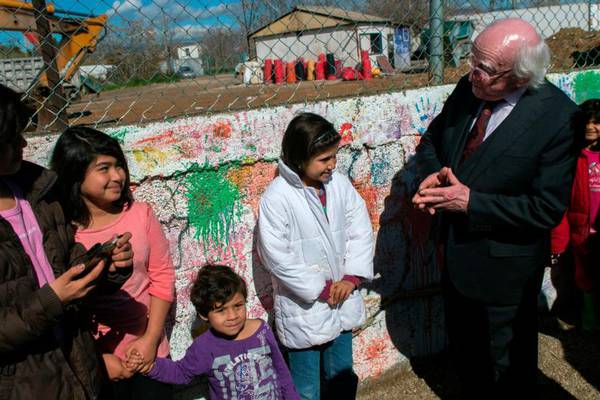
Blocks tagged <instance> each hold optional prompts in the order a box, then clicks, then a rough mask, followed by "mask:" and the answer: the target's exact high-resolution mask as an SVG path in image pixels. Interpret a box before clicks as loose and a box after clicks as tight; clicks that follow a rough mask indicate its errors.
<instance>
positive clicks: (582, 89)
mask: <svg viewBox="0 0 600 400" xmlns="http://www.w3.org/2000/svg"><path fill="white" fill-rule="evenodd" d="M573 89H574V91H575V101H576V102H577V104H580V103H582V102H584V101H586V100H588V99H594V98H598V97H600V73H598V72H597V71H586V72H581V73H579V74H577V75H576V76H575V79H574V82H573Z"/></svg>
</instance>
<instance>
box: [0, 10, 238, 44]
mask: <svg viewBox="0 0 600 400" xmlns="http://www.w3.org/2000/svg"><path fill="white" fill-rule="evenodd" d="M47 1H48V3H54V5H55V6H56V8H57V9H60V10H64V11H67V12H78V13H85V14H108V15H109V17H110V18H109V23H108V24H109V28H110V27H114V28H118V27H122V26H125V25H127V23H128V21H131V20H133V19H142V20H144V21H145V22H147V23H148V24H151V25H154V26H155V27H156V28H158V29H161V28H162V21H163V16H164V15H166V19H167V20H168V21H169V28H170V29H172V30H173V31H174V32H175V35H176V37H177V38H178V39H179V40H181V41H186V40H188V41H192V40H194V39H195V38H198V36H199V35H200V34H201V33H202V32H203V31H204V30H206V29H207V28H210V27H214V26H220V27H224V26H225V27H226V26H229V27H236V26H237V25H238V24H237V21H236V18H235V15H236V12H237V11H238V10H239V0H96V1H93V0H55V1H51V0H47ZM109 31H110V29H109ZM0 43H1V44H9V43H10V44H13V45H26V43H25V40H24V39H23V36H22V34H21V33H19V32H0Z"/></svg>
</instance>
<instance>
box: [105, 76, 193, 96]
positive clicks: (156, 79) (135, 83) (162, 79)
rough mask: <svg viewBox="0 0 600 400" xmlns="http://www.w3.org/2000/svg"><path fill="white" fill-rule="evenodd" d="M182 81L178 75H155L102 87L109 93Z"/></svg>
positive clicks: (110, 83) (106, 84) (111, 83)
mask: <svg viewBox="0 0 600 400" xmlns="http://www.w3.org/2000/svg"><path fill="white" fill-rule="evenodd" d="M180 80H181V78H179V77H178V76H176V75H164V74H160V75H155V76H153V77H152V78H150V79H143V78H131V79H129V80H127V81H125V82H109V83H105V84H104V85H102V91H104V92H107V91H110V90H117V89H122V88H129V87H140V86H146V85H152V84H154V83H172V82H179V81H180Z"/></svg>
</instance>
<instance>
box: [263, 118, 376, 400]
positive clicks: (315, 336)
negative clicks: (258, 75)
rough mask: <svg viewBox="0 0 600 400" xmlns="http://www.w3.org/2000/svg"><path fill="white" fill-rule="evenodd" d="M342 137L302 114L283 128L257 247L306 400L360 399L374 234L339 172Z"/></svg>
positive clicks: (283, 339) (361, 204) (363, 208)
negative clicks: (358, 350)
mask: <svg viewBox="0 0 600 400" xmlns="http://www.w3.org/2000/svg"><path fill="white" fill-rule="evenodd" d="M340 139H341V137H340V135H339V133H338V132H337V131H336V130H335V128H334V127H333V125H332V124H331V123H330V122H328V121H327V120H325V119H324V118H323V117H321V116H319V115H316V114H312V113H302V114H300V115H298V116H296V117H295V118H294V119H293V120H292V121H291V122H290V124H289V126H288V128H287V129H286V131H285V134H284V136H283V142H282V153H281V159H280V160H279V176H278V177H277V178H275V180H274V181H273V182H272V183H271V184H270V185H269V187H268V188H267V190H266V191H265V193H264V194H263V196H262V198H261V201H260V208H259V218H258V250H259V254H260V257H261V260H262V262H263V264H264V265H265V267H266V268H267V269H268V270H269V271H270V272H271V276H272V279H273V288H274V292H275V325H276V328H277V334H278V336H279V340H280V341H281V343H282V344H283V345H284V346H286V347H287V348H288V350H289V353H288V354H289V367H290V371H291V373H292V378H293V380H294V384H295V385H296V387H297V389H298V392H299V393H300V395H301V396H302V398H303V399H310V400H318V399H320V398H321V395H320V386H321V382H320V377H321V366H322V368H323V371H322V372H323V374H322V375H323V376H324V378H325V385H324V387H325V390H326V391H327V393H329V396H335V397H336V398H340V399H353V398H355V396H356V386H357V382H358V379H357V377H356V375H355V374H354V372H353V371H352V329H353V328H356V327H358V326H360V325H361V324H363V323H364V322H365V317H366V316H365V305H364V302H363V299H362V297H361V295H360V292H359V291H358V290H357V287H358V286H359V284H360V283H361V282H362V281H363V280H370V279H372V277H373V245H374V243H373V229H372V227H371V222H370V220H369V215H368V212H367V208H366V206H365V202H364V201H363V199H362V198H361V197H360V195H359V194H358V192H357V191H356V190H355V189H354V187H353V186H352V184H351V183H350V181H349V180H348V178H347V177H345V176H344V175H342V174H340V173H338V172H337V171H335V166H336V153H337V150H338V146H339V143H340Z"/></svg>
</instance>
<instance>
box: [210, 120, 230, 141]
mask: <svg viewBox="0 0 600 400" xmlns="http://www.w3.org/2000/svg"><path fill="white" fill-rule="evenodd" d="M212 131H213V135H214V137H218V138H224V139H226V138H229V137H231V132H232V131H233V128H232V127H231V124H230V123H229V121H227V120H225V121H218V122H216V123H215V124H214V125H213V126H212Z"/></svg>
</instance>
